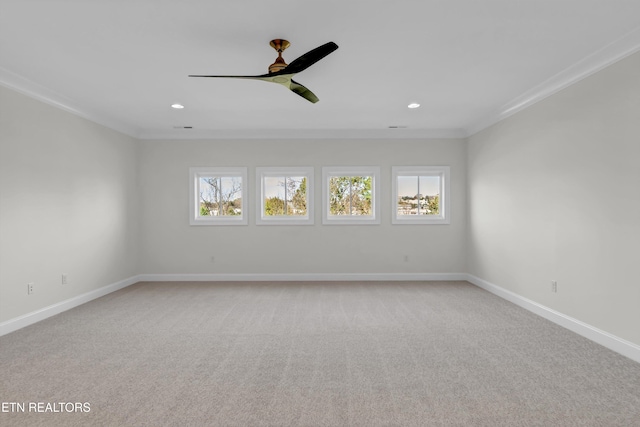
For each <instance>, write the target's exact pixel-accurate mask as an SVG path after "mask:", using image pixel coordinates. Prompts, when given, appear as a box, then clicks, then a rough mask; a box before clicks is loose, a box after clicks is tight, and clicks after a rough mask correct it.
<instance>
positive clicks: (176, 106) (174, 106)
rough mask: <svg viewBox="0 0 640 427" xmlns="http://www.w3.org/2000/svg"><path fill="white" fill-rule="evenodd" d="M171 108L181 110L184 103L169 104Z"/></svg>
mask: <svg viewBox="0 0 640 427" xmlns="http://www.w3.org/2000/svg"><path fill="white" fill-rule="evenodd" d="M171 108H175V109H176V110H182V109H183V108H184V105H182V104H171Z"/></svg>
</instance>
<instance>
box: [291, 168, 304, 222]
mask: <svg viewBox="0 0 640 427" xmlns="http://www.w3.org/2000/svg"><path fill="white" fill-rule="evenodd" d="M287 215H295V216H305V215H307V178H306V177H304V176H290V177H287Z"/></svg>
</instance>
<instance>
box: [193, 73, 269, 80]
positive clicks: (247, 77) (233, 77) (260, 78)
mask: <svg viewBox="0 0 640 427" xmlns="http://www.w3.org/2000/svg"><path fill="white" fill-rule="evenodd" d="M268 76H269V74H261V75H259V76H203V75H195V74H189V77H221V78H226V79H257V80H262V79H264V78H265V77H268Z"/></svg>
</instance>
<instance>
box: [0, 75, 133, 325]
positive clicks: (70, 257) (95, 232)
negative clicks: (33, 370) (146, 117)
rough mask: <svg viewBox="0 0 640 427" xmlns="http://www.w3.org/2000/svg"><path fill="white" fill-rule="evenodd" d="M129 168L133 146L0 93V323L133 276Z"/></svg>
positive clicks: (69, 117)
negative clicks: (29, 292) (29, 288)
mask: <svg viewBox="0 0 640 427" xmlns="http://www.w3.org/2000/svg"><path fill="white" fill-rule="evenodd" d="M137 161H138V157H137V147H136V142H135V140H134V139H133V138H130V137H127V136H124V135H122V134H120V133H117V132H115V131H113V130H110V129H107V128H105V127H103V126H100V125H97V124H95V123H92V122H90V121H87V120H85V119H82V118H79V117H77V116H75V115H73V114H70V113H68V112H65V111H62V110H60V109H58V108H55V107H52V106H50V105H47V104H44V103H42V102H40V101H36V100H34V99H31V98H28V97H26V96H24V95H21V94H19V93H16V92H14V91H11V90H9V89H6V88H4V87H1V86H0V323H1V322H3V321H6V320H8V319H12V318H15V317H18V316H21V315H24V314H26V313H31V312H33V311H36V310H39V309H41V308H43V307H47V306H50V305H52V304H55V303H58V302H60V301H64V300H65V299H68V298H72V297H75V296H78V295H81V294H83V293H86V292H89V291H92V290H95V289H98V288H100V287H103V286H106V285H109V284H112V283H114V282H117V281H120V280H123V279H125V278H128V277H131V276H132V275H134V274H135V273H136V267H137V253H138V252H137V241H138V231H137V221H138V212H137V188H136V182H137V176H136V163H137ZM62 273H68V280H69V282H68V284H66V285H62V284H61V282H62V281H61V275H62ZM29 282H33V283H34V293H33V294H32V295H27V283H29Z"/></svg>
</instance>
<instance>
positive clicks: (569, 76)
mask: <svg viewBox="0 0 640 427" xmlns="http://www.w3.org/2000/svg"><path fill="white" fill-rule="evenodd" d="M638 51H640V27H638V28H636V29H634V30H632V31H630V32H628V33H627V34H625V35H624V36H622V37H620V38H619V39H617V40H615V41H613V42H611V43H609V44H608V45H606V46H604V47H603V48H601V49H599V50H597V51H595V52H594V53H592V54H590V55H588V56H586V57H585V58H583V59H582V60H580V61H578V62H577V63H575V64H573V65H572V66H570V67H568V68H566V69H564V70H562V71H560V72H559V73H557V74H556V75H554V76H552V77H550V78H549V79H547V80H545V81H544V82H542V83H540V84H539V85H537V86H535V87H534V88H532V89H530V90H528V91H527V92H525V93H523V94H522V95H520V96H518V97H517V98H515V99H513V100H511V101H510V102H508V103H507V104H505V105H503V106H502V107H501V108H499V109H498V110H496V111H494V112H492V113H491V114H488V115H487V116H485V117H484V118H482V119H481V120H478V121H477V122H475V123H473V124H472V125H471V126H469V127H467V128H466V136H467V137H469V136H471V135H473V134H475V133H477V132H480V131H481V130H483V129H486V128H488V127H489V126H491V125H493V124H496V123H498V122H499V121H501V120H504V119H506V118H507V117H509V116H512V115H513V114H515V113H517V112H519V111H522V110H524V109H525V108H527V107H530V106H531V105H533V104H535V103H537V102H539V101H542V100H543V99H545V98H547V97H549V96H551V95H553V94H555V93H557V92H559V91H561V90H563V89H565V88H567V87H569V86H571V85H573V84H575V83H577V82H579V81H580V80H582V79H584V78H586V77H589V76H590V75H592V74H594V73H597V72H598V71H600V70H602V69H604V68H606V67H608V66H610V65H612V64H614V63H616V62H618V61H620V60H622V59H624V58H626V57H627V56H629V55H632V54H634V53H636V52H638Z"/></svg>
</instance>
